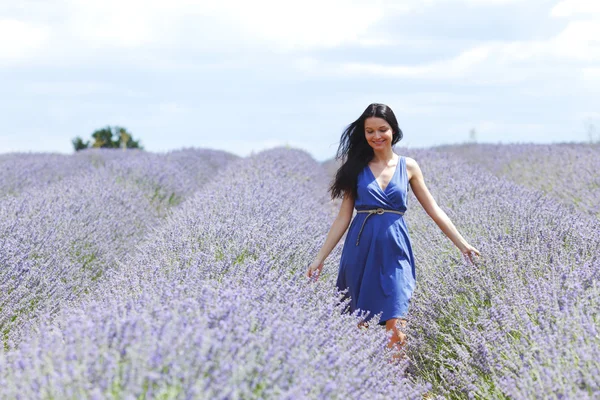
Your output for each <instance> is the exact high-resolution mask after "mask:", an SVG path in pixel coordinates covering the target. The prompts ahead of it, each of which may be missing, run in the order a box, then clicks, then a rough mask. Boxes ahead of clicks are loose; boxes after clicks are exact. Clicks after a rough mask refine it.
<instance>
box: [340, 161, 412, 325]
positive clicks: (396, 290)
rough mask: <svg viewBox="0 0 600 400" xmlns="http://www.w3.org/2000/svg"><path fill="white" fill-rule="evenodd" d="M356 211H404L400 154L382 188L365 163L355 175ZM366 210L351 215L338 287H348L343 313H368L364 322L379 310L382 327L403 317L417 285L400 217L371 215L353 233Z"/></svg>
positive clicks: (404, 176)
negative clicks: (386, 182) (389, 179)
mask: <svg viewBox="0 0 600 400" xmlns="http://www.w3.org/2000/svg"><path fill="white" fill-rule="evenodd" d="M357 191H358V196H357V198H356V199H355V202H354V208H355V209H356V210H363V209H372V208H380V207H381V208H384V209H392V210H397V211H402V212H406V209H407V201H408V191H409V185H408V174H407V172H406V160H405V158H404V157H403V156H398V164H397V165H396V169H395V171H394V175H393V176H392V179H391V181H390V183H389V184H388V186H386V188H385V190H382V189H381V187H380V186H379V184H378V183H377V181H376V180H375V176H374V175H373V173H372V172H371V169H370V168H369V166H368V165H366V166H365V168H364V169H363V170H362V171H361V172H360V173H359V174H358V180H357ZM368 215H369V214H368V213H357V214H355V217H354V219H353V220H352V223H351V224H350V227H349V228H348V233H347V235H346V239H345V241H344V247H343V250H342V255H341V258H340V266H339V271H338V277H337V282H336V286H337V289H338V290H344V289H346V288H348V293H347V294H346V296H345V297H344V298H343V299H347V298H348V297H350V302H349V304H348V305H347V307H346V308H345V309H344V312H354V311H355V310H357V309H358V310H361V311H369V314H368V315H367V316H366V317H365V319H364V321H365V322H366V321H369V320H370V319H371V318H372V317H374V316H375V315H376V314H379V313H382V314H381V317H380V322H379V324H380V325H385V321H386V320H388V319H390V318H406V314H407V312H408V305H409V302H410V298H411V295H412V292H413V290H414V288H415V283H416V274H415V262H414V257H413V252H412V247H411V243H410V237H409V235H408V228H407V225H406V222H405V220H404V217H403V216H402V215H400V214H396V213H388V212H386V213H383V214H372V215H370V216H369V217H368V220H367V221H366V223H365V224H364V227H363V230H362V232H360V241H359V244H358V245H357V244H356V242H357V237H358V234H359V231H360V229H361V226H362V225H363V222H364V220H365V218H367V216H368Z"/></svg>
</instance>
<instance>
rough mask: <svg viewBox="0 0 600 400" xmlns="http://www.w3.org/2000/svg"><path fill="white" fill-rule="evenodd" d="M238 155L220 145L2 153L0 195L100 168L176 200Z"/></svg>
mask: <svg viewBox="0 0 600 400" xmlns="http://www.w3.org/2000/svg"><path fill="white" fill-rule="evenodd" d="M238 158H239V157H238V156H236V155H233V154H231V153H227V152H224V151H220V150H207V149H194V148H187V149H181V150H174V151H170V152H167V153H149V152H145V151H140V150H135V149H129V150H127V151H122V150H116V149H87V150H82V151H79V152H77V153H75V154H73V155H62V154H50V153H8V154H0V168H1V169H2V170H3V173H2V175H1V176H0V197H1V196H2V195H18V194H20V193H21V192H23V191H24V190H26V189H28V188H43V187H45V186H47V185H49V184H52V183H55V182H60V181H61V180H63V179H65V178H68V177H74V176H78V175H85V174H86V173H87V172H92V171H95V170H98V169H108V170H110V171H112V173H113V174H114V175H116V176H120V177H121V178H123V179H124V178H127V179H129V180H132V181H135V182H137V183H138V184H139V185H141V186H143V187H144V188H145V189H150V191H151V193H152V196H153V197H155V198H160V199H163V200H164V199H165V198H166V199H167V200H169V199H170V201H171V203H173V204H177V203H179V202H180V201H182V200H183V199H184V198H186V197H187V196H189V195H191V194H192V193H193V192H195V191H196V190H198V188H200V187H201V186H202V184H204V182H206V181H207V180H209V179H210V178H211V177H212V176H213V175H214V174H215V173H216V172H217V171H218V170H219V169H221V168H223V167H224V166H225V165H227V164H228V163H229V162H230V161H233V160H235V159H238Z"/></svg>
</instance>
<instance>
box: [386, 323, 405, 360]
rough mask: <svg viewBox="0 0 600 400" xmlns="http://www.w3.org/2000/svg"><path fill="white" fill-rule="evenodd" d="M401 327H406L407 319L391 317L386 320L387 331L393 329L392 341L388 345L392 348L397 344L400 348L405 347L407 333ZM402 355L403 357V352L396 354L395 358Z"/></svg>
mask: <svg viewBox="0 0 600 400" xmlns="http://www.w3.org/2000/svg"><path fill="white" fill-rule="evenodd" d="M400 327H402V328H404V327H406V319H404V318H390V319H388V320H387V321H385V329H386V330H387V331H390V330H391V331H392V336H391V337H390V341H389V343H388V345H387V347H389V348H392V347H394V346H396V347H397V348H398V349H399V350H402V349H403V348H404V345H405V344H406V335H405V334H404V333H403V332H402V331H400V329H399V328H400ZM401 357H403V354H402V352H401V353H399V354H397V355H395V356H394V358H401Z"/></svg>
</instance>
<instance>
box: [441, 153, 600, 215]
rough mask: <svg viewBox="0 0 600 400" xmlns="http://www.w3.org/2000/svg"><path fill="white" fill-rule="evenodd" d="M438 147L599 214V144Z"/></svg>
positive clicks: (502, 175)
mask: <svg viewBox="0 0 600 400" xmlns="http://www.w3.org/2000/svg"><path fill="white" fill-rule="evenodd" d="M438 149H439V150H440V151H444V152H447V153H450V154H452V155H453V156H454V157H460V158H462V159H464V160H467V161H469V162H471V163H474V164H476V165H478V166H482V167H484V168H485V169H487V170H489V171H491V172H492V173H494V174H495V175H497V176H501V177H505V178H507V179H510V180H512V181H514V182H516V183H519V184H521V185H524V186H526V187H529V188H532V189H537V190H541V191H543V192H544V193H547V194H549V195H551V196H553V197H555V198H557V199H559V200H560V201H561V204H563V205H565V206H568V207H570V206H575V207H577V208H578V209H580V210H582V211H585V212H587V213H590V214H591V215H594V216H596V217H598V218H600V174H598V171H600V146H599V145H597V144H576V143H562V144H506V145H499V144H498V145H492V144H470V145H459V146H440V147H438Z"/></svg>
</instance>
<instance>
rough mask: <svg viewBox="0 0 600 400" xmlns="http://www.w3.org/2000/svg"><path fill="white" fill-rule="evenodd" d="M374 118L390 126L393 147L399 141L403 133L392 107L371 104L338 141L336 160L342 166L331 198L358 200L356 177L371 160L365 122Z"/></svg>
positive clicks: (332, 188)
mask: <svg viewBox="0 0 600 400" xmlns="http://www.w3.org/2000/svg"><path fill="white" fill-rule="evenodd" d="M369 117H377V118H382V119H384V120H386V122H387V123H388V124H390V126H391V127H392V131H393V135H392V146H393V145H395V144H396V143H398V141H400V140H401V139H402V131H401V130H400V127H399V126H398V121H397V120H396V116H395V115H394V112H393V111H392V109H391V108H389V107H388V106H386V105H385V104H380V103H372V104H369V106H368V107H367V108H366V109H365V111H363V113H362V115H361V116H360V117H358V119H357V120H356V121H354V122H353V123H351V124H350V125H348V127H346V129H345V130H344V132H343V133H342V137H341V139H340V146H339V147H338V150H337V154H336V156H335V159H336V160H342V163H343V164H342V166H341V167H340V168H339V169H338V170H337V172H336V174H335V179H334V181H333V183H332V184H331V186H330V188H329V191H330V192H331V198H332V199H335V198H337V197H343V196H344V192H348V193H352V196H353V198H354V199H356V197H357V190H356V182H357V179H358V174H359V173H360V171H362V169H363V168H364V167H365V166H366V165H367V164H369V162H370V161H371V160H372V159H373V156H374V153H373V148H372V147H371V146H369V143H367V139H366V138H365V120H366V119H367V118H369Z"/></svg>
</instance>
